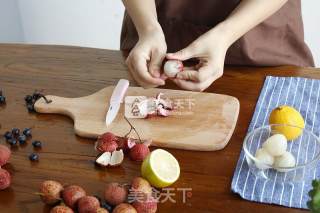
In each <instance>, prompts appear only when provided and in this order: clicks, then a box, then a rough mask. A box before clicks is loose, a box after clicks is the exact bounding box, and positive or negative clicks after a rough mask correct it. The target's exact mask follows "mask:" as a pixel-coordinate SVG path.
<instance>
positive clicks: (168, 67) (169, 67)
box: [163, 60, 183, 78]
mask: <svg viewBox="0 0 320 213" xmlns="http://www.w3.org/2000/svg"><path fill="white" fill-rule="evenodd" d="M163 69H164V73H165V74H166V76H168V77H169V78H174V77H176V76H177V74H178V73H179V72H181V71H183V64H182V61H180V60H168V61H166V63H165V64H164V68H163Z"/></svg>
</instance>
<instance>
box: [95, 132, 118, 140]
mask: <svg viewBox="0 0 320 213" xmlns="http://www.w3.org/2000/svg"><path fill="white" fill-rule="evenodd" d="M99 140H102V141H104V142H110V141H116V140H117V137H116V136H115V135H114V134H113V133H112V132H106V133H104V134H102V135H101V136H100V137H99Z"/></svg>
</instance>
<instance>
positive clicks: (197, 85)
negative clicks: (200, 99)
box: [173, 77, 213, 92]
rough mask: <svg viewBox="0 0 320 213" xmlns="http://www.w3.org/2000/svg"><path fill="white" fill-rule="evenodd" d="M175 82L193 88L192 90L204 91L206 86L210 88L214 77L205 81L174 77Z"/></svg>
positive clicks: (186, 87)
mask: <svg viewBox="0 0 320 213" xmlns="http://www.w3.org/2000/svg"><path fill="white" fill-rule="evenodd" d="M173 82H174V83H175V84H177V85H178V86H179V87H180V88H182V89H186V90H191V91H197V92H202V91H203V90H205V89H206V88H208V87H209V86H210V85H211V84H212V82H213V77H211V78H209V79H207V80H206V81H205V82H201V83H199V82H193V81H186V80H180V79H173Z"/></svg>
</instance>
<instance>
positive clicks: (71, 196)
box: [62, 185, 86, 209]
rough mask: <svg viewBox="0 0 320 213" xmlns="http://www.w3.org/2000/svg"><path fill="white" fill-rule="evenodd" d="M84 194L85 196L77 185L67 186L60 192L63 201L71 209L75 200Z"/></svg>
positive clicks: (74, 206)
mask: <svg viewBox="0 0 320 213" xmlns="http://www.w3.org/2000/svg"><path fill="white" fill-rule="evenodd" d="M84 196H86V192H85V191H84V189H83V188H81V187H80V186H77V185H70V186H67V187H66V188H65V189H64V190H63V192H62V197H63V201H64V203H65V204H66V205H67V206H69V207H70V208H72V209H75V208H76V206H77V202H78V201H79V199H80V198H82V197H84Z"/></svg>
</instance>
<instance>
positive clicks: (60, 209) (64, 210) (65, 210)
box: [50, 206, 74, 213]
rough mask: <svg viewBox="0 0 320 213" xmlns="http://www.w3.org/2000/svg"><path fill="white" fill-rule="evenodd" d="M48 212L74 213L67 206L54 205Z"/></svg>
mask: <svg viewBox="0 0 320 213" xmlns="http://www.w3.org/2000/svg"><path fill="white" fill-rule="evenodd" d="M50 213H74V211H73V210H72V209H70V208H69V207H68V206H56V207H54V208H53V209H51V211H50Z"/></svg>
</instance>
